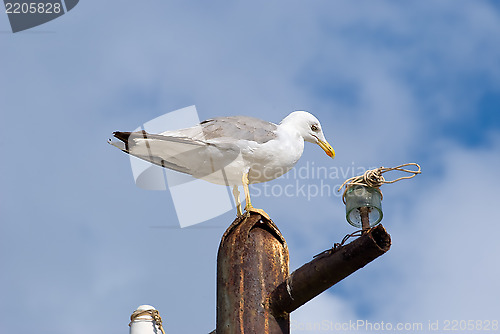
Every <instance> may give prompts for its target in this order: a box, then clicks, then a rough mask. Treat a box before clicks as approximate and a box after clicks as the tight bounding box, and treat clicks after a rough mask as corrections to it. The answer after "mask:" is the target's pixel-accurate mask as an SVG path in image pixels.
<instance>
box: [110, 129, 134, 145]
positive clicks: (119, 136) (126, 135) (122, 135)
mask: <svg viewBox="0 0 500 334" xmlns="http://www.w3.org/2000/svg"><path fill="white" fill-rule="evenodd" d="M131 133H132V132H120V131H115V132H113V136H114V137H115V138H117V139H119V140H121V141H122V142H124V143H125V144H127V143H128V138H129V137H130V134H131Z"/></svg>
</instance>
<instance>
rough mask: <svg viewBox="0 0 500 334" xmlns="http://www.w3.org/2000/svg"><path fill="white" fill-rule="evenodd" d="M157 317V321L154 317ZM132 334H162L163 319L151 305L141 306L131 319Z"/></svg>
mask: <svg viewBox="0 0 500 334" xmlns="http://www.w3.org/2000/svg"><path fill="white" fill-rule="evenodd" d="M154 315H156V319H155V317H154ZM130 320H131V321H130V324H129V326H130V334H162V333H164V332H163V329H162V328H161V318H160V315H159V314H158V311H156V309H155V308H154V307H153V306H151V305H141V306H139V307H138V308H137V310H135V311H134V313H132V316H131V317H130Z"/></svg>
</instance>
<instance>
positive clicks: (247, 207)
mask: <svg viewBox="0 0 500 334" xmlns="http://www.w3.org/2000/svg"><path fill="white" fill-rule="evenodd" d="M241 181H242V183H243V191H244V192H245V202H246V203H245V210H246V211H247V213H248V214H250V212H255V213H258V214H259V215H261V216H262V217H264V218H266V219H267V220H271V218H270V217H269V215H268V214H267V213H266V212H265V211H264V210H262V209H257V208H254V207H253V206H252V202H251V201H250V190H249V189H248V174H247V173H245V174H243V177H242V178H241Z"/></svg>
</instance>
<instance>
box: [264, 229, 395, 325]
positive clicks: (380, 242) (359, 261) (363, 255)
mask: <svg viewBox="0 0 500 334" xmlns="http://www.w3.org/2000/svg"><path fill="white" fill-rule="evenodd" d="M390 247H391V237H390V235H389V234H388V233H387V231H386V230H385V229H384V227H383V226H382V225H378V226H376V227H374V228H372V229H370V230H368V231H367V232H366V233H365V234H363V235H362V236H361V237H359V238H358V239H356V240H354V241H353V242H351V243H350V244H347V245H345V246H342V247H340V248H338V249H336V250H332V251H331V252H325V253H324V254H322V255H321V256H318V257H317V258H315V259H314V260H312V261H311V262H309V263H306V264H304V265H303V266H302V267H300V268H299V269H297V270H295V271H294V272H293V273H292V274H291V275H290V276H289V277H288V278H287V279H286V280H284V281H283V283H281V284H280V285H279V286H278V287H277V288H276V290H275V291H273V292H272V294H271V296H270V308H271V310H272V312H273V313H274V314H275V315H276V316H286V315H288V314H289V313H290V312H292V311H294V310H295V309H297V308H298V307H300V306H301V305H303V304H305V303H306V302H308V301H309V300H311V299H312V298H314V297H316V296H317V295H319V294H320V293H322V292H323V291H325V290H326V289H328V288H330V287H331V286H332V285H334V284H335V283H337V282H339V281H340V280H342V279H344V278H345V277H347V276H349V275H350V274H352V273H353V272H355V271H356V270H358V269H360V268H362V267H364V266H365V265H366V264H368V263H370V262H371V261H373V260H375V259H376V258H377V257H379V256H380V255H382V254H384V253H385V252H387V251H388V250H389V248H390Z"/></svg>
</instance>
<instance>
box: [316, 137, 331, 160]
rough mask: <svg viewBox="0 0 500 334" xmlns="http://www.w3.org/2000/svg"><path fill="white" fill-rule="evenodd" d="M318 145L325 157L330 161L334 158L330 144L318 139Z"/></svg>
mask: <svg viewBox="0 0 500 334" xmlns="http://www.w3.org/2000/svg"><path fill="white" fill-rule="evenodd" d="M318 145H319V146H320V147H321V148H322V149H323V150H324V151H325V153H326V155H328V156H329V157H331V158H332V159H333V158H335V151H334V150H333V148H332V147H331V146H330V144H328V142H327V141H322V140H321V139H318Z"/></svg>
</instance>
